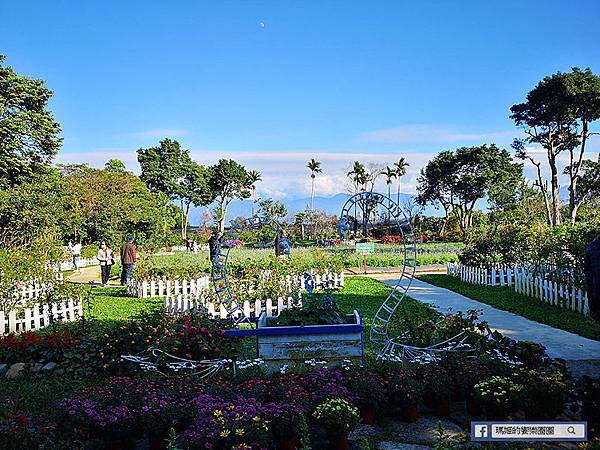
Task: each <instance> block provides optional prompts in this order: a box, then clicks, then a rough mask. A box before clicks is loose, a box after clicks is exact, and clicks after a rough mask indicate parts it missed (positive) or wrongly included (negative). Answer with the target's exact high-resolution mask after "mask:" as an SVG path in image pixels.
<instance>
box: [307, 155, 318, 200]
mask: <svg viewBox="0 0 600 450" xmlns="http://www.w3.org/2000/svg"><path fill="white" fill-rule="evenodd" d="M306 167H307V168H308V170H310V210H311V211H313V210H314V209H315V177H316V176H317V174H318V173H321V172H322V170H321V163H320V162H319V161H317V160H316V159H314V158H312V159H311V160H310V161H309V162H308V164H307V165H306Z"/></svg>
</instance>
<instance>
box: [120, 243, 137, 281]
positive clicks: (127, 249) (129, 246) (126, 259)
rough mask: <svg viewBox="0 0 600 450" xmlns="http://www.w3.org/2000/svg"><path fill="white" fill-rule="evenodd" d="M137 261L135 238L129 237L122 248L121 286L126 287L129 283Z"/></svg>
mask: <svg viewBox="0 0 600 450" xmlns="http://www.w3.org/2000/svg"><path fill="white" fill-rule="evenodd" d="M135 261H136V255H135V245H133V236H132V235H128V236H127V238H126V239H125V243H124V244H123V246H122V247H121V265H122V266H123V269H122V270H121V286H125V285H126V284H127V281H129V277H130V276H131V271H132V270H133V265H134V264H135Z"/></svg>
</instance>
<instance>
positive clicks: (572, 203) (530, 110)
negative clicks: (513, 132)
mask: <svg viewBox="0 0 600 450" xmlns="http://www.w3.org/2000/svg"><path fill="white" fill-rule="evenodd" d="M510 110H511V115H510V117H511V118H512V119H513V120H514V121H515V124H516V125H518V126H520V127H522V128H523V130H524V131H525V134H526V135H527V138H526V139H524V140H516V142H515V144H514V147H515V148H516V149H517V156H518V157H520V158H521V159H526V160H529V161H530V162H531V163H532V164H534V166H536V168H537V181H536V186H537V187H538V189H539V190H540V191H541V192H542V194H543V195H544V196H545V197H546V198H550V201H551V207H550V205H549V206H548V207H547V210H548V222H549V224H551V225H554V226H556V225H558V224H560V223H561V220H562V219H561V211H560V192H559V189H560V186H559V179H558V177H559V174H560V169H559V167H558V166H559V154H561V153H563V152H568V154H569V163H568V164H567V165H566V167H565V168H564V173H565V174H566V175H567V176H568V178H569V216H570V221H571V223H575V220H576V217H577V210H578V208H579V206H580V205H581V203H579V202H578V199H579V198H581V195H580V194H579V193H578V192H577V191H578V183H579V180H580V178H581V177H582V175H583V172H582V171H583V168H584V164H583V161H584V155H585V151H586V145H587V143H588V141H589V139H590V137H591V136H592V134H593V133H592V132H591V130H590V124H591V123H592V122H593V121H595V120H598V119H599V118H600V77H598V76H596V75H594V74H593V73H592V71H591V70H590V69H589V68H588V69H586V70H584V71H582V70H581V69H579V68H577V67H574V68H573V69H572V71H571V72H568V73H562V72H557V73H555V74H554V75H552V76H549V77H545V78H544V79H543V80H542V81H540V82H539V83H538V84H537V85H536V86H535V88H534V89H532V90H531V91H530V92H529V93H528V94H527V98H526V101H525V102H523V103H519V104H516V105H513V106H512V107H511V109H510ZM526 143H530V144H537V145H540V146H542V147H543V148H544V150H545V151H546V159H547V162H548V164H549V166H550V192H548V189H547V188H546V184H545V182H544V180H543V177H542V171H541V169H540V166H541V162H540V161H538V160H537V159H536V158H535V157H534V155H532V154H531V153H529V152H528V151H527V149H526V147H525V144H526Z"/></svg>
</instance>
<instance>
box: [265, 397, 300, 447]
mask: <svg viewBox="0 0 600 450" xmlns="http://www.w3.org/2000/svg"><path fill="white" fill-rule="evenodd" d="M265 409H266V410H267V411H268V416H267V419H268V420H269V423H270V429H271V433H273V438H274V440H275V446H276V448H277V450H294V449H296V448H298V447H299V446H300V437H301V434H302V431H303V430H302V420H301V417H302V414H303V412H304V409H303V408H302V407H301V406H299V405H296V404H294V403H272V404H269V405H267V406H266V408H265Z"/></svg>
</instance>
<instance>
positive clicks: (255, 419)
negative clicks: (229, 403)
mask: <svg viewBox="0 0 600 450" xmlns="http://www.w3.org/2000/svg"><path fill="white" fill-rule="evenodd" d="M252 420H254V421H255V422H260V417H258V416H254V417H253V418H252Z"/></svg>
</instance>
